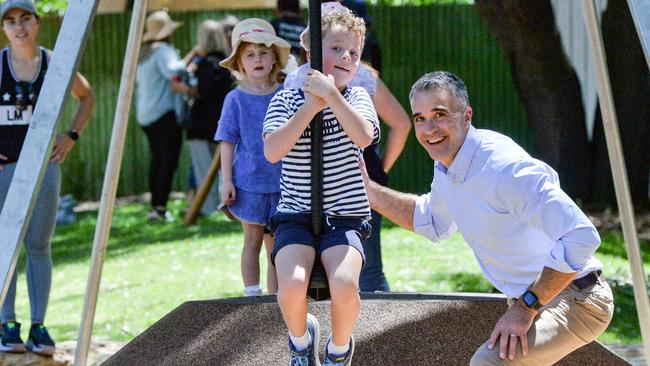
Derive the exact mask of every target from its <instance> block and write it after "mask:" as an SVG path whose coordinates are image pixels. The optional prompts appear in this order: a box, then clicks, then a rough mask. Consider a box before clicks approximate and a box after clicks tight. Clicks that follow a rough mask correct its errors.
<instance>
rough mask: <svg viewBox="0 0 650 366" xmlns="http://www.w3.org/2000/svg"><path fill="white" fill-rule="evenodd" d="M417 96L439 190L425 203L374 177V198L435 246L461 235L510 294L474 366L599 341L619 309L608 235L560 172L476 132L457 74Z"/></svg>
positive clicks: (432, 81)
mask: <svg viewBox="0 0 650 366" xmlns="http://www.w3.org/2000/svg"><path fill="white" fill-rule="evenodd" d="M409 98H410V102H411V109H412V120H413V123H414V126H415V134H416V137H417V139H418V141H419V142H420V144H421V145H422V146H423V147H424V149H425V150H426V151H427V152H428V153H429V156H430V157H431V159H433V160H435V161H437V163H436V165H435V177H434V179H433V183H432V184H431V192H430V193H428V194H425V195H423V196H420V197H417V196H415V195H410V194H405V193H401V192H397V191H393V190H391V189H389V188H386V187H383V186H381V185H379V184H377V183H375V182H373V181H370V180H369V179H368V178H367V176H366V177H364V178H365V179H366V189H367V190H368V198H369V200H370V203H371V206H372V208H373V209H375V210H377V211H378V212H380V213H381V214H382V215H384V216H386V217H387V218H389V219H390V220H392V221H393V222H395V223H397V224H399V225H401V226H403V227H405V228H407V229H409V230H413V231H414V232H416V233H418V234H421V235H424V236H426V237H428V238H429V239H431V240H432V241H439V240H443V239H446V238H449V237H450V236H451V235H452V234H453V233H454V232H455V231H456V230H460V232H461V234H462V235H463V237H464V238H465V240H466V241H467V243H468V245H469V246H470V247H471V248H472V250H473V252H474V254H475V256H476V259H477V261H478V263H479V265H480V267H481V269H482V271H483V273H484V275H485V277H486V278H487V279H488V280H489V281H490V282H491V283H492V284H493V285H494V286H495V287H496V288H497V289H498V290H499V291H501V292H502V293H504V294H505V295H506V296H507V297H508V298H509V300H508V305H509V307H508V310H507V311H506V312H505V314H503V316H502V317H501V318H500V319H499V321H498V322H497V324H496V325H495V327H494V330H493V331H492V334H491V335H490V338H489V340H487V342H485V343H484V344H483V345H482V346H481V347H479V349H478V350H477V351H476V352H475V354H474V356H473V357H472V361H471V365H486V364H488V365H491V364H525V365H550V364H553V363H555V362H556V361H558V360H559V359H561V358H562V357H564V356H565V355H567V354H569V353H570V352H572V351H573V350H575V349H577V348H579V347H581V346H583V345H585V344H587V343H588V342H591V341H592V340H593V339H595V338H596V337H598V336H599V335H600V334H601V333H602V332H603V331H604V330H605V329H606V328H607V325H608V324H609V322H610V320H611V317H612V313H613V301H612V292H611V290H610V288H609V286H608V285H607V283H606V282H605V280H604V277H603V275H602V272H601V269H602V264H601V263H600V262H599V261H598V260H597V259H596V258H594V257H593V256H592V254H593V252H594V251H595V250H596V249H597V248H598V245H599V244H600V238H599V236H598V233H597V231H596V229H595V228H594V226H593V225H592V224H591V222H590V221H589V220H588V219H587V217H586V216H585V215H584V214H583V213H582V212H581V211H580V209H579V208H578V207H577V206H576V204H575V203H574V202H573V201H572V200H571V199H570V198H569V197H568V196H567V195H566V194H565V193H564V192H563V191H562V189H561V188H560V184H559V180H558V177H557V173H556V172H555V171H554V170H553V169H552V168H551V167H549V166H548V165H546V164H545V163H544V162H541V161H539V160H536V159H533V158H531V157H530V156H529V155H528V154H527V153H526V152H525V151H524V150H523V149H522V148H521V147H519V146H518V145H517V144H515V143H514V142H513V141H512V140H511V139H509V138H508V137H506V136H503V135H501V134H499V133H496V132H492V131H488V130H478V129H475V128H474V127H473V126H472V108H471V107H470V105H469V97H468V94H467V88H466V87H465V84H464V83H463V81H462V80H460V79H459V78H458V77H457V76H456V75H453V74H451V73H448V72H444V71H438V72H433V73H429V74H426V75H424V76H423V77H421V78H420V79H419V80H418V81H417V82H416V83H415V84H414V85H413V87H412V89H411V93H410V96H409ZM518 344H519V345H520V347H517V345H518Z"/></svg>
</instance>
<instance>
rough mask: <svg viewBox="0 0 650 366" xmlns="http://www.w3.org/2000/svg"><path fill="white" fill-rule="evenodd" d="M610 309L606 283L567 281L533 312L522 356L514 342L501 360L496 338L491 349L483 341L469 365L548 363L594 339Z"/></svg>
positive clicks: (603, 329) (610, 291) (606, 318)
mask: <svg viewBox="0 0 650 366" xmlns="http://www.w3.org/2000/svg"><path fill="white" fill-rule="evenodd" d="M508 305H509V306H510V305H512V301H508ZM613 313H614V303H613V296H612V290H611V289H610V288H609V285H608V284H607V283H604V284H602V285H601V284H598V283H597V284H595V285H592V286H588V287H585V288H584V289H582V290H580V289H578V288H577V287H576V286H575V285H573V284H571V285H569V286H568V287H567V288H566V289H565V290H564V291H562V292H561V293H560V294H559V295H558V296H557V297H555V299H553V301H551V302H550V303H548V304H546V306H544V307H543V308H542V309H541V310H540V312H539V314H537V317H536V318H535V321H534V322H533V325H532V326H531V328H530V329H529V330H528V354H527V355H526V357H522V355H521V347H520V344H518V345H517V352H516V354H515V359H514V360H512V361H510V360H508V359H505V360H501V359H499V345H498V341H497V345H496V346H495V347H494V348H493V349H491V350H489V349H488V348H487V344H488V343H487V342H485V343H483V344H482V345H481V347H479V349H478V350H476V352H475V353H474V356H473V357H472V360H471V361H470V365H472V366H474V365H552V364H554V363H555V362H557V361H559V360H560V359H562V358H563V357H564V356H566V355H568V354H569V353H571V352H573V351H574V350H576V349H578V348H580V347H582V346H584V345H585V344H587V343H589V342H591V341H593V340H594V339H596V338H597V337H598V336H599V335H600V334H601V333H602V332H604V331H605V329H607V326H608V325H609V322H610V321H611V320H612V315H613Z"/></svg>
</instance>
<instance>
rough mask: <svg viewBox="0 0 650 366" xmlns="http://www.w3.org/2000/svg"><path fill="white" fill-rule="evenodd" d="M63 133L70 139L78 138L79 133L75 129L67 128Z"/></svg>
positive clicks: (75, 139)
mask: <svg viewBox="0 0 650 366" xmlns="http://www.w3.org/2000/svg"><path fill="white" fill-rule="evenodd" d="M65 134H66V135H68V137H69V138H71V139H72V141H77V140H79V134H78V133H77V131H75V130H68V132H66V133H65Z"/></svg>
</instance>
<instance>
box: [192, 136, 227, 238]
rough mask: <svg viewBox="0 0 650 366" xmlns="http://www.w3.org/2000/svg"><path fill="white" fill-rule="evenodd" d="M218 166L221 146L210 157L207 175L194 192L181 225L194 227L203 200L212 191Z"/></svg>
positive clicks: (219, 164)
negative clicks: (190, 204)
mask: <svg viewBox="0 0 650 366" xmlns="http://www.w3.org/2000/svg"><path fill="white" fill-rule="evenodd" d="M220 166H221V146H217V150H215V152H214V156H213V157H212V162H211V163H210V167H209V168H208V173H207V174H206V176H205V178H204V179H203V182H202V183H201V187H199V190H198V191H197V192H196V196H195V197H194V201H193V202H192V206H190V208H189V209H188V210H187V213H185V217H184V218H183V224H185V225H194V223H195V222H196V218H197V217H198V216H199V211H201V207H203V203H204V202H205V198H206V197H207V196H208V193H210V189H212V184H214V180H215V178H216V177H217V172H218V171H219V167H220Z"/></svg>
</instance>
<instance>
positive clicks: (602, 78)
mask: <svg viewBox="0 0 650 366" xmlns="http://www.w3.org/2000/svg"><path fill="white" fill-rule="evenodd" d="M582 14H583V16H584V19H585V26H586V27H587V36H588V40H589V45H590V51H591V55H592V62H593V63H594V65H595V66H596V89H597V90H598V99H599V100H600V111H601V114H602V116H603V125H604V130H605V140H606V142H607V153H608V155H609V161H610V167H611V169H612V177H613V178H614V188H615V191H616V202H617V203H618V213H619V215H620V216H621V227H622V229H623V240H624V241H625V248H626V250H627V257H628V260H629V262H630V272H631V273H632V282H633V284H634V286H633V289H634V301H635V302H636V311H637V314H638V315H639V326H640V328H641V339H642V341H643V348H644V350H645V357H646V360H650V299H648V288H647V287H646V283H645V275H644V274H643V261H642V259H641V250H640V248H639V240H638V239H637V236H636V225H635V224H634V208H633V206H632V197H631V195H630V186H629V183H628V180H627V171H626V168H625V159H624V158H623V147H622V146H621V138H620V134H619V130H618V121H617V119H616V108H615V107H614V98H613V96H612V88H611V84H610V82H609V72H608V71H607V61H606V60H607V59H606V58H605V47H604V46H603V37H602V35H601V32H600V24H599V22H598V15H597V13H596V7H595V6H594V2H593V0H582ZM645 21H648V20H647V19H646V20H645ZM641 76H642V75H639V77H641Z"/></svg>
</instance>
